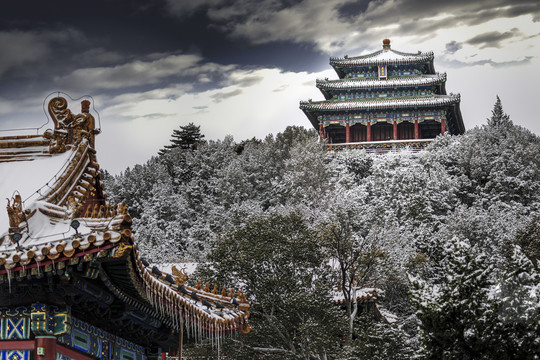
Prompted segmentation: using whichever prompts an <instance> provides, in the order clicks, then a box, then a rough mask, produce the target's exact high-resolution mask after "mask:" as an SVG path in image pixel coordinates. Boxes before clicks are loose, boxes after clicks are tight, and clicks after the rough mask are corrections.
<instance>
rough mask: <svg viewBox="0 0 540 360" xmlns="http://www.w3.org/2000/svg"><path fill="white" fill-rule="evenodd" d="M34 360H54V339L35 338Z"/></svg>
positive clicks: (48, 337) (51, 337)
mask: <svg viewBox="0 0 540 360" xmlns="http://www.w3.org/2000/svg"><path fill="white" fill-rule="evenodd" d="M35 346H36V348H35V349H34V355H35V356H34V359H35V360H56V337H55V336H39V337H38V336H36V345H35Z"/></svg>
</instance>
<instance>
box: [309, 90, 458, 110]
mask: <svg viewBox="0 0 540 360" xmlns="http://www.w3.org/2000/svg"><path fill="white" fill-rule="evenodd" d="M459 101H460V95H459V94H456V95H454V94H450V95H431V96H426V97H413V98H407V99H403V98H390V99H388V98H386V99H384V100H372V99H370V100H356V99H355V100H343V101H317V102H310V101H302V102H300V109H302V110H308V111H310V110H313V111H317V110H328V111H342V110H377V109H385V108H395V107H416V106H440V105H450V104H455V103H459Z"/></svg>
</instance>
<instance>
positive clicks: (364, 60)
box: [330, 49, 434, 66]
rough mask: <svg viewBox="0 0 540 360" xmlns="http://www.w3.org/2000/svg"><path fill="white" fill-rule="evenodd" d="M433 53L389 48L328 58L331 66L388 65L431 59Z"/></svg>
mask: <svg viewBox="0 0 540 360" xmlns="http://www.w3.org/2000/svg"><path fill="white" fill-rule="evenodd" d="M433 57H434V54H433V52H432V51H429V52H426V53H422V52H420V51H419V52H418V53H417V54H411V53H403V52H400V51H395V50H391V49H383V50H379V51H376V52H374V53H371V54H368V55H363V56H355V57H343V58H337V57H332V58H330V64H331V65H332V66H356V65H390V64H411V63H422V62H427V61H432V60H433Z"/></svg>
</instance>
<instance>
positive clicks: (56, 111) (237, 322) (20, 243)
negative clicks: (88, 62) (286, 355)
mask: <svg viewBox="0 0 540 360" xmlns="http://www.w3.org/2000/svg"><path fill="white" fill-rule="evenodd" d="M49 113H50V115H51V117H52V119H53V122H54V129H49V130H46V131H45V132H44V133H43V134H41V135H12V136H5V137H0V174H1V176H0V196H2V198H4V199H7V201H8V203H7V212H6V213H4V214H3V215H2V214H0V276H1V277H2V279H5V278H6V277H7V279H8V280H9V279H11V277H13V276H16V274H19V273H20V274H23V273H24V274H27V272H29V273H33V272H34V270H37V271H36V273H37V274H38V276H39V274H40V273H42V272H44V271H47V269H49V271H51V270H50V269H51V267H50V266H49V265H52V268H53V269H55V268H56V267H58V268H60V267H59V265H60V264H61V263H62V264H64V265H63V266H68V265H71V264H79V263H82V262H83V261H85V262H86V261H91V263H92V264H94V263H95V264H97V265H96V266H98V269H99V271H97V272H95V273H92V272H91V271H87V272H86V273H85V274H84V275H80V276H82V277H90V278H96V277H99V278H100V279H101V281H102V283H103V284H104V287H106V288H107V289H108V290H109V291H110V292H112V293H113V294H114V295H115V296H116V297H117V298H119V299H121V301H123V302H124V303H126V304H129V306H131V307H133V308H136V309H139V310H142V311H144V312H145V313H146V314H150V315H151V316H153V317H155V318H156V319H159V320H160V321H161V322H162V323H164V324H166V325H167V327H168V328H169V329H173V330H175V331H179V330H180V328H182V327H185V329H186V333H187V335H188V336H190V337H192V338H196V339H200V338H203V337H212V338H214V337H219V336H223V335H225V334H228V333H231V332H236V331H244V332H247V331H249V325H248V321H247V320H248V317H249V312H248V309H249V302H248V301H247V300H246V296H245V294H243V293H242V292H236V291H234V290H233V289H229V290H226V289H224V288H223V289H222V290H221V291H217V286H214V287H213V289H212V290H211V289H210V285H209V284H206V286H205V287H204V288H203V286H202V284H201V283H200V282H199V283H198V285H196V286H188V285H187V283H186V280H187V276H184V275H183V274H182V272H181V271H179V270H177V269H175V270H176V274H174V273H173V274H172V275H170V274H169V276H167V274H163V273H162V272H161V271H159V270H158V271H156V270H154V269H150V268H149V266H145V265H143V263H144V261H143V260H142V259H141V257H140V256H139V253H138V250H137V245H136V244H135V243H134V237H133V235H132V233H131V222H132V220H131V217H130V216H129V214H128V212H127V207H126V206H125V205H123V204H108V203H107V202H106V196H105V194H104V191H103V187H102V184H101V180H100V172H99V165H98V163H97V159H96V151H95V150H94V148H93V144H94V136H95V135H96V134H97V133H99V130H97V129H95V123H94V119H93V116H92V115H91V114H90V113H89V111H88V104H84V102H83V110H82V113H81V114H78V115H75V114H73V113H72V112H71V111H70V110H69V109H68V107H67V101H66V100H65V99H63V98H54V99H53V100H51V102H50V103H49ZM66 264H67V265H66ZM87 264H90V263H87ZM87 268H88V269H90V268H91V266H90V265H88V266H87ZM173 272H174V271H173ZM55 274H56V271H55ZM28 276H29V275H28ZM92 276H93V277H92ZM23 279H24V277H23ZM171 280H172V281H171ZM203 300H204V301H203ZM203 302H205V305H203ZM233 303H234V304H233ZM0 305H1V304H0ZM169 333H170V331H169Z"/></svg>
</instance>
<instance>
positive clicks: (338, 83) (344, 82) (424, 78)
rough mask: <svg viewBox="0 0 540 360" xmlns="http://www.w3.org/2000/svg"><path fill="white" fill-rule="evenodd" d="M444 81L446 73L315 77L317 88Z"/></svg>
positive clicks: (356, 87)
mask: <svg viewBox="0 0 540 360" xmlns="http://www.w3.org/2000/svg"><path fill="white" fill-rule="evenodd" d="M443 82H446V73H443V74H438V73H437V74H435V75H420V76H408V77H399V78H390V79H386V80H379V79H362V78H354V79H339V80H326V79H324V80H323V79H317V81H316V84H317V88H319V89H322V90H351V89H368V88H384V87H396V86H422V85H435V84H440V83H443Z"/></svg>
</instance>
